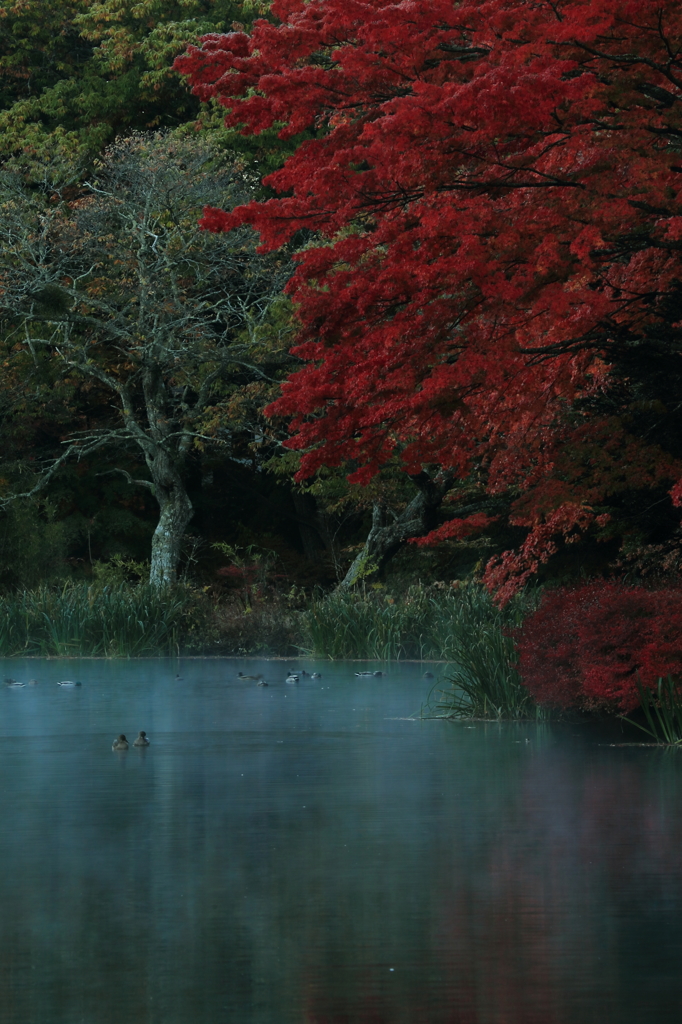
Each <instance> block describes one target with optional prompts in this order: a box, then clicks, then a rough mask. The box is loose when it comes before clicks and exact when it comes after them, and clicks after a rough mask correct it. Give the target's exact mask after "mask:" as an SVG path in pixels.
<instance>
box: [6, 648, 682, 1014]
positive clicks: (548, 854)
mask: <svg viewBox="0 0 682 1024" xmlns="http://www.w3.org/2000/svg"><path fill="white" fill-rule="evenodd" d="M306 667H307V668H308V669H309V670H312V668H313V666H312V665H311V664H308V665H307V666H306ZM316 667H318V668H320V670H321V671H322V672H323V674H324V675H323V678H322V679H321V680H319V681H318V680H310V679H305V678H304V679H302V680H301V682H300V683H299V684H298V686H290V685H286V684H285V683H284V677H285V674H286V672H285V669H286V666H285V665H283V664H282V663H277V662H270V663H268V662H262V663H257V662H253V661H249V662H239V661H236V660H235V661H230V660H222V659H221V660H218V659H216V660H205V661H200V660H197V661H191V660H188V661H182V662H175V661H163V660H159V661H155V660H149V661H146V660H142V661H131V662H107V661H83V662H80V663H79V662H61V663H60V662H58V661H47V662H38V661H30V662H21V661H19V660H12V661H5V662H3V663H2V665H0V678H2V676H3V675H5V674H7V675H12V676H14V677H15V678H17V679H19V680H22V679H28V678H30V677H33V676H35V677H37V678H38V680H39V685H38V686H36V687H28V686H26V687H24V688H23V689H18V690H11V689H7V688H6V687H0V1021H1V1022H2V1024H81V1022H82V1024H110V1022H111V1024H113V1022H116V1024H120V1022H121V1021H128V1022H131V1024H313V1022H314V1024H644V1022H647V1024H648V1022H656V1024H667V1022H673V1021H675V1022H677V1021H678V1020H679V1018H680V1014H681V1012H682V752H680V753H679V754H678V753H677V752H674V751H673V752H670V751H662V750H652V749H642V748H616V747H610V746H608V743H609V742H610V741H612V740H613V739H615V740H616V741H617V740H618V738H619V737H618V736H617V735H615V734H614V736H610V735H608V734H605V733H603V732H600V731H598V730H594V729H591V728H588V727H585V726H557V725H555V726H540V727H536V726H532V725H526V726H524V725H513V724H505V725H499V726H498V725H483V724H475V725H473V726H466V725H464V724H454V723H447V722H433V721H425V722H421V721H418V720H417V721H410V720H405V718H406V716H408V715H410V714H411V713H412V712H414V711H415V710H416V711H418V709H419V706H420V703H421V701H422V700H423V699H424V697H425V696H426V692H427V690H428V685H429V684H428V683H425V682H424V681H423V680H422V679H421V673H422V672H423V671H424V668H425V667H426V666H417V665H407V664H404V665H401V666H398V667H392V668H391V667H389V668H387V672H386V676H385V677H383V678H381V679H356V678H355V677H354V676H353V671H354V669H357V668H358V666H357V665H356V664H343V663H335V664H328V663H325V664H322V665H318V666H316ZM239 669H241V670H242V671H243V672H249V673H254V672H258V671H262V672H264V673H265V675H266V678H268V679H269V681H270V685H269V686H268V687H267V688H259V687H257V686H255V684H253V683H249V682H240V681H237V680H236V678H235V677H236V672H237V670H239ZM178 672H179V673H180V674H181V676H182V677H183V678H182V679H180V680H176V678H175V675H176V673H178ZM63 678H71V679H73V678H78V679H81V680H82V682H83V685H82V687H80V688H78V689H75V690H62V689H61V688H59V687H57V686H56V685H55V683H56V680H58V679H63ZM139 729H145V730H146V731H147V732H148V733H149V735H150V738H151V742H152V745H151V746H150V747H149V749H148V750H133V749H131V750H129V751H128V752H127V753H122V754H119V753H113V752H112V751H111V742H112V740H113V738H114V736H115V735H116V734H118V733H119V732H125V733H126V734H127V736H128V737H129V739H132V737H133V736H135V735H136V734H137V731H138V730H139Z"/></svg>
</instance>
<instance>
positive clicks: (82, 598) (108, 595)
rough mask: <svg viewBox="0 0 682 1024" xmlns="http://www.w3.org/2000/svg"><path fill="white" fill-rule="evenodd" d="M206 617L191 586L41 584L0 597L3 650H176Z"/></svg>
mask: <svg viewBox="0 0 682 1024" xmlns="http://www.w3.org/2000/svg"><path fill="white" fill-rule="evenodd" d="M201 618H202V610H201V608H200V607H199V604H198V602H197V596H196V594H194V593H193V592H192V591H191V590H189V589H188V588H183V587H177V588H173V589H167V590H163V591H159V590H156V589H154V588H153V587H150V586H148V585H146V584H138V585H137V586H130V585H129V584H123V583H119V584H112V585H110V586H97V585H88V584H86V583H68V584H66V585H64V586H63V587H49V586H42V587H38V588H37V589H35V590H24V591H21V592H19V593H16V594H9V595H4V596H2V597H0V655H2V656H4V657H7V656H12V655H19V654H23V655H40V656H42V657H47V656H53V657H54V656H59V657H71V656H77V655H81V656H88V655H99V656H105V657H135V656H140V655H152V654H175V653H177V652H178V650H179V649H180V648H181V647H182V646H184V645H185V644H186V643H187V641H188V639H189V638H191V635H192V633H193V632H201V625H202V623H201Z"/></svg>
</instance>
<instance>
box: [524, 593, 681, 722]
mask: <svg viewBox="0 0 682 1024" xmlns="http://www.w3.org/2000/svg"><path fill="white" fill-rule="evenodd" d="M516 639H517V647H518V650H519V668H520V672H521V676H522V678H523V681H524V683H525V684H526V686H527V687H528V689H529V690H530V691H531V693H532V694H533V696H534V697H535V699H536V700H537V701H538V702H539V703H541V704H549V705H554V706H558V707H579V708H586V709H594V708H605V709H609V710H619V711H625V712H628V711H632V710H633V708H636V707H637V706H638V705H639V697H638V694H637V679H638V678H639V680H640V682H641V685H642V686H646V687H654V686H655V685H656V683H657V681H658V679H659V678H661V677H666V676H668V675H675V676H679V675H682V590H679V589H667V590H645V589H644V588H643V587H628V586H625V585H623V584H620V583H607V582H604V581H600V582H597V583H591V584H587V585H585V586H582V587H576V588H572V589H567V588H562V589H560V590H553V591H550V592H549V593H547V594H545V596H544V598H543V600H542V603H541V605H540V607H539V609H538V610H537V611H536V612H535V613H534V614H533V615H531V616H530V617H529V618H528V619H527V620H526V622H525V623H524V625H523V626H522V627H521V629H520V630H519V631H518V635H517V637H516Z"/></svg>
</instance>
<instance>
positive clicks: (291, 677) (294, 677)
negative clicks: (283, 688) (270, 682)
mask: <svg viewBox="0 0 682 1024" xmlns="http://www.w3.org/2000/svg"><path fill="white" fill-rule="evenodd" d="M298 678H299V677H298V675H297V674H296V673H295V672H290V673H289V675H288V676H287V677H286V679H285V680H284V682H285V683H297V682H298Z"/></svg>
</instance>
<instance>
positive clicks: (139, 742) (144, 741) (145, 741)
mask: <svg viewBox="0 0 682 1024" xmlns="http://www.w3.org/2000/svg"><path fill="white" fill-rule="evenodd" d="M120 739H125V736H123V737H121V736H119V740H120ZM133 746H134V747H148V746H149V738H148V736H147V733H146V732H145V731H144V729H141V730H140V732H139V733H138V734H137V739H136V740H133Z"/></svg>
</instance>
